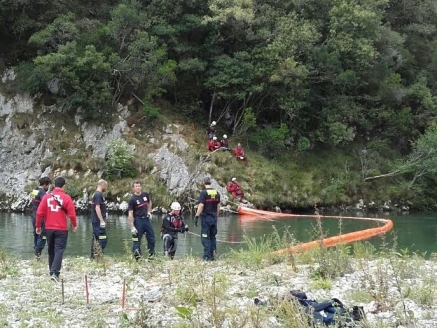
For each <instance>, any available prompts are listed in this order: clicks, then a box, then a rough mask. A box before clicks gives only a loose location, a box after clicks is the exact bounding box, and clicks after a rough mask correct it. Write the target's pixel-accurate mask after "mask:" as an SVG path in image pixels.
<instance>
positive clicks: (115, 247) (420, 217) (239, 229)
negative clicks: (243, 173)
mask: <svg viewBox="0 0 437 328" xmlns="http://www.w3.org/2000/svg"><path fill="white" fill-rule="evenodd" d="M345 216H346V214H345ZM348 216H351V215H350V214H348ZM367 216H368V217H383V218H391V219H392V220H393V222H394V228H393V230H392V233H390V234H389V235H388V236H387V238H386V241H387V242H389V244H391V245H393V244H395V245H396V246H395V247H396V248H397V249H398V250H404V249H409V250H410V251H412V252H417V253H420V254H424V253H427V254H428V255H429V254H431V253H437V215H434V214H414V215H411V214H404V215H392V214H386V215H385V214H382V213H378V214H372V215H367ZM152 222H153V226H154V229H155V234H156V237H157V243H156V251H157V253H158V254H159V253H162V249H163V248H162V242H161V240H160V239H159V232H160V226H161V217H160V216H153V220H152ZM186 222H187V224H188V225H189V226H190V233H187V234H180V235H179V247H178V250H177V254H176V257H181V256H184V255H186V254H191V255H193V256H200V255H201V252H202V247H201V243H200V237H199V236H198V234H199V233H200V232H199V230H200V228H199V227H198V228H195V227H194V223H193V221H192V219H190V218H188V219H187V220H186ZM339 222H340V221H339V220H337V219H323V220H322V224H323V231H324V233H325V234H326V235H328V236H333V235H337V234H338V233H339V231H340V230H341V231H342V232H343V233H347V232H352V231H356V230H361V229H367V228H371V227H375V222H370V221H369V222H366V221H362V220H348V219H342V220H341V224H339ZM218 229H219V232H218V235H217V240H218V241H219V242H218V253H219V255H220V254H224V253H226V252H229V251H230V249H235V250H237V249H239V248H241V247H245V246H244V243H242V242H243V241H244V235H247V236H251V237H261V236H263V235H266V234H269V233H271V232H272V231H273V229H277V230H278V231H279V233H280V234H281V233H283V232H284V231H290V232H292V233H293V234H294V236H295V238H296V239H297V240H298V241H300V242H305V241H310V240H312V239H317V232H316V231H317V227H316V221H315V220H314V219H312V218H305V217H300V218H290V219H288V218H287V219H283V218H281V219H273V220H267V219H250V220H247V219H243V218H241V217H239V216H238V215H226V216H222V217H220V218H219V225H218ZM91 231H92V230H91V223H90V219H89V217H88V216H79V227H78V231H77V233H73V232H71V231H70V234H69V239H68V246H67V250H66V252H65V256H85V257H88V256H89V253H90V244H91ZM107 235H108V246H107V248H106V249H105V254H106V255H109V256H123V255H125V254H127V253H128V252H130V248H131V235H130V229H129V224H128V220H127V216H126V215H110V216H109V218H108V226H107ZM0 240H1V245H2V246H1V249H2V250H6V251H7V252H8V253H10V254H14V255H16V256H17V257H18V258H22V259H30V258H33V234H32V222H31V217H30V215H29V214H17V213H0ZM369 242H371V243H372V244H373V245H374V246H375V247H379V246H380V245H381V243H382V242H383V240H382V238H380V237H374V238H372V239H370V240H369ZM145 245H146V244H145V240H144V239H143V244H142V248H143V250H144V249H145Z"/></svg>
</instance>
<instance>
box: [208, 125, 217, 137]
mask: <svg viewBox="0 0 437 328" xmlns="http://www.w3.org/2000/svg"><path fill="white" fill-rule="evenodd" d="M216 128H217V122H216V121H212V122H211V125H210V126H208V127H207V128H206V133H207V134H208V138H209V140H211V139H212V138H214V137H215V130H216Z"/></svg>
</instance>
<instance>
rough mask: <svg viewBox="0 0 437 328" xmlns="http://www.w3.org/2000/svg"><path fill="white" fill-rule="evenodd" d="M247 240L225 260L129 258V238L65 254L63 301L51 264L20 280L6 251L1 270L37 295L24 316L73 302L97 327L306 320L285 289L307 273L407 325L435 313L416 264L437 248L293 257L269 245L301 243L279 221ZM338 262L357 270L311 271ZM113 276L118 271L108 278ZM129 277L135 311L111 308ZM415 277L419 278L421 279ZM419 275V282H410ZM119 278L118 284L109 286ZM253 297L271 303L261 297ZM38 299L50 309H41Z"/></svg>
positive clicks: (6, 284) (61, 321) (44, 316)
mask: <svg viewBox="0 0 437 328" xmlns="http://www.w3.org/2000/svg"><path fill="white" fill-rule="evenodd" d="M247 241H248V244H247V248H246V249H242V250H240V251H234V252H231V253H230V254H229V255H228V256H227V257H226V258H225V259H224V260H220V261H217V262H215V263H207V262H202V261H200V260H199V259H197V258H191V257H187V258H184V259H183V260H174V261H169V260H167V259H165V258H164V257H158V258H156V259H155V260H153V261H152V262H149V261H145V260H144V261H139V262H136V261H133V260H132V256H131V251H130V247H126V256H124V257H123V258H120V259H113V258H106V257H103V259H102V260H103V261H104V264H102V263H100V260H99V261H93V262H90V261H89V260H88V259H85V258H74V259H70V258H69V259H67V260H66V261H65V262H64V267H63V273H64V274H63V276H64V277H65V278H66V279H65V287H66V293H65V301H66V302H65V304H64V305H62V304H61V295H60V289H59V285H58V286H56V285H53V283H52V282H51V281H49V280H48V277H47V273H46V265H45V264H44V265H43V264H42V263H41V262H37V261H35V262H30V263H29V264H28V266H29V269H25V268H24V270H25V271H26V272H27V274H28V275H29V274H30V275H31V276H32V278H31V279H27V281H28V283H27V284H26V285H23V284H22V283H21V282H20V281H19V279H21V278H20V276H21V271H20V267H19V266H17V264H19V262H17V261H16V260H15V259H14V258H12V257H11V256H9V255H8V254H7V253H6V252H3V253H2V256H1V259H2V268H8V269H6V271H7V272H9V271H10V270H11V268H16V269H13V270H12V272H14V275H13V276H11V275H9V274H8V275H7V276H6V277H5V278H4V279H3V286H2V287H3V290H7V291H8V302H16V303H17V302H19V299H21V297H23V295H25V296H26V299H28V300H29V302H31V303H32V304H34V305H35V309H37V310H32V311H26V310H25V309H20V310H19V311H16V312H15V315H16V316H17V317H18V318H19V319H20V320H21V321H22V322H23V323H24V324H25V323H26V322H28V320H30V319H32V318H33V319H35V320H36V325H37V324H38V323H42V322H44V325H50V326H51V327H61V326H63V325H65V324H66V323H67V322H69V323H70V322H72V321H74V320H78V319H77V318H71V317H68V311H70V310H71V311H73V309H74V313H82V314H81V316H82V317H81V319H80V320H81V322H82V325H85V326H93V327H106V326H108V325H109V322H112V323H116V324H117V326H119V327H159V326H171V327H222V326H228V327H242V328H243V327H267V326H272V322H273V321H275V322H277V324H278V325H280V326H281V327H291V328H294V327H296V328H301V327H307V322H308V316H307V314H306V313H305V312H304V311H303V308H302V307H301V306H300V305H298V304H296V303H295V302H293V301H292V300H290V298H289V296H288V293H287V290H290V289H293V288H294V287H295V282H296V281H306V283H305V286H306V290H305V291H306V292H307V293H310V294H309V295H312V296H313V297H315V298H316V299H318V300H320V301H321V300H323V299H321V298H322V296H320V295H330V294H331V292H330V291H331V289H332V288H333V286H334V284H335V285H336V286H337V285H339V284H342V283H344V282H347V281H349V282H348V286H347V287H348V288H349V289H346V292H345V293H344V294H343V295H341V296H339V295H332V296H331V297H339V298H340V299H341V300H342V301H343V302H344V303H345V304H346V305H349V306H352V305H355V304H357V303H370V302H371V301H376V302H378V304H380V305H381V307H382V308H381V311H389V312H390V313H392V314H393V315H394V316H395V320H396V321H397V322H398V323H399V324H403V326H404V327H408V328H413V327H417V326H420V322H421V321H420V320H426V319H428V320H429V319H430V317H431V315H430V313H429V312H430V311H431V310H432V308H433V307H435V305H436V295H435V293H434V289H435V284H436V283H435V282H434V279H433V275H432V273H431V272H429V270H417V267H418V265H419V264H421V266H422V267H428V268H431V267H434V268H435V267H436V266H437V264H436V260H435V257H431V260H427V261H425V260H424V259H423V258H421V257H420V256H418V255H416V254H408V253H407V252H402V253H399V252H395V251H393V250H392V249H387V248H383V249H380V250H375V249H372V248H370V247H369V246H368V244H367V243H362V244H361V243H358V244H355V245H354V247H353V248H352V247H347V246H340V247H337V248H332V249H326V248H316V249H313V250H312V251H311V252H310V253H311V254H309V253H303V254H294V256H293V261H294V264H293V263H292V259H291V258H290V257H289V256H288V255H287V254H285V255H282V256H279V255H275V256H272V255H270V254H271V253H272V250H275V249H278V248H281V247H284V245H286V244H290V243H296V241H295V240H294V237H293V235H292V234H291V233H290V232H288V231H284V232H281V233H279V232H278V231H275V232H274V233H273V234H271V235H266V236H264V237H262V238H258V239H247ZM335 262H339V264H338V263H337V264H336V265H341V266H343V265H345V264H346V265H347V266H348V271H347V273H348V275H352V276H351V277H353V278H347V279H349V280H347V279H346V280H344V279H345V276H344V275H342V274H340V275H339V274H328V275H321V274H319V275H317V274H315V273H316V272H317V268H324V267H325V266H328V264H330V265H334V264H335ZM242 264H244V265H242ZM294 268H295V269H294ZM2 270H5V269H2ZM319 272H320V271H319ZM322 272H326V270H325V269H324V270H322ZM84 274H87V275H88V277H89V281H90V286H91V295H90V299H91V306H90V307H89V308H88V309H87V310H86V311H83V309H84V308H85V306H86V304H85V297H84V294H83V276H84ZM114 277H119V278H118V279H116V280H111V279H113V278H114ZM17 279H18V280H17ZM123 280H126V283H127V299H126V307H127V308H137V310H135V311H130V310H125V311H121V312H119V311H115V312H114V311H111V310H109V309H111V308H118V309H119V308H120V304H121V302H120V301H121V289H122V282H123ZM96 281H100V282H103V283H104V285H105V290H104V291H103V292H102V291H101V290H98V289H96V288H97V286H96V284H95V282H96ZM351 281H352V282H351ZM418 281H420V282H421V283H420V284H419V285H418V284H417V282H418ZM0 282H1V281H0ZM413 282H416V284H415V285H414V288H412V286H413ZM114 284H115V285H116V286H115V287H116V288H115V289H114V288H112V287H114V286H113V285H114ZM151 286H159V287H160V288H161V289H162V291H163V295H162V303H145V302H144V301H143V299H142V297H143V295H144V293H145V292H147V290H148V289H149V288H151ZM139 291H142V292H139ZM319 293H320V294H319ZM316 295H319V296H316ZM255 297H258V298H260V299H261V300H262V301H263V302H264V303H263V304H265V305H260V306H255V305H254V304H253V299H254V298H255ZM323 297H324V296H323ZM407 299H410V300H412V301H414V302H415V303H416V304H417V306H421V307H422V308H424V309H425V310H424V311H423V312H422V313H423V315H422V317H417V318H416V317H414V316H412V315H411V310H412V309H411V308H409V306H410V305H409V304H410V302H407V301H406V300H407ZM162 306H163V307H162ZM40 308H44V309H45V310H44V311H42V312H40V311H38V309H40ZM394 309H396V310H394ZM10 311H12V310H11V309H9V308H8V307H7V306H0V317H1V318H6V319H1V320H3V321H4V322H2V321H1V320H0V323H4V325H6V326H7V325H8V324H10V323H9V322H8V321H7V320H10V314H11V313H12V312H10ZM59 311H61V312H59ZM157 311H158V312H159V313H162V314H164V318H166V319H164V321H163V322H161V321H160V322H157V321H156V320H157V319H156V318H157V316H156V313H157ZM160 311H161V312H160ZM26 320H27V321H26ZM108 320H109V321H108ZM165 320H167V321H165ZM75 322H76V321H75ZM389 326H390V325H389V324H388V322H385V321H383V320H382V321H378V320H376V319H374V320H373V321H372V323H366V322H364V323H363V325H362V327H363V328H375V327H381V328H383V327H389Z"/></svg>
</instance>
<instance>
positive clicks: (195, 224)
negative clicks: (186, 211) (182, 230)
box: [194, 216, 199, 227]
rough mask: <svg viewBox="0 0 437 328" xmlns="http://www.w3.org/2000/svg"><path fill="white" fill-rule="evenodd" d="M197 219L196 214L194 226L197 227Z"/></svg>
mask: <svg viewBox="0 0 437 328" xmlns="http://www.w3.org/2000/svg"><path fill="white" fill-rule="evenodd" d="M198 221H199V217H198V216H196V217H195V218H194V226H196V227H197V222H198Z"/></svg>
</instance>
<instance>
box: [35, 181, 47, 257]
mask: <svg viewBox="0 0 437 328" xmlns="http://www.w3.org/2000/svg"><path fill="white" fill-rule="evenodd" d="M38 182H39V187H36V188H35V189H34V190H32V192H31V193H30V195H31V197H32V225H33V249H34V251H35V257H36V259H38V260H39V259H41V253H42V250H43V249H44V246H45V245H46V239H47V236H46V230H45V227H44V221H43V222H42V225H41V229H42V233H41V234H37V233H36V229H35V223H36V210H37V209H38V206H39V203H40V202H41V199H42V198H43V197H44V195H45V194H46V192H47V190H49V186H50V183H51V180H50V178H48V177H44V178H41V179H39V181H38Z"/></svg>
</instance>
